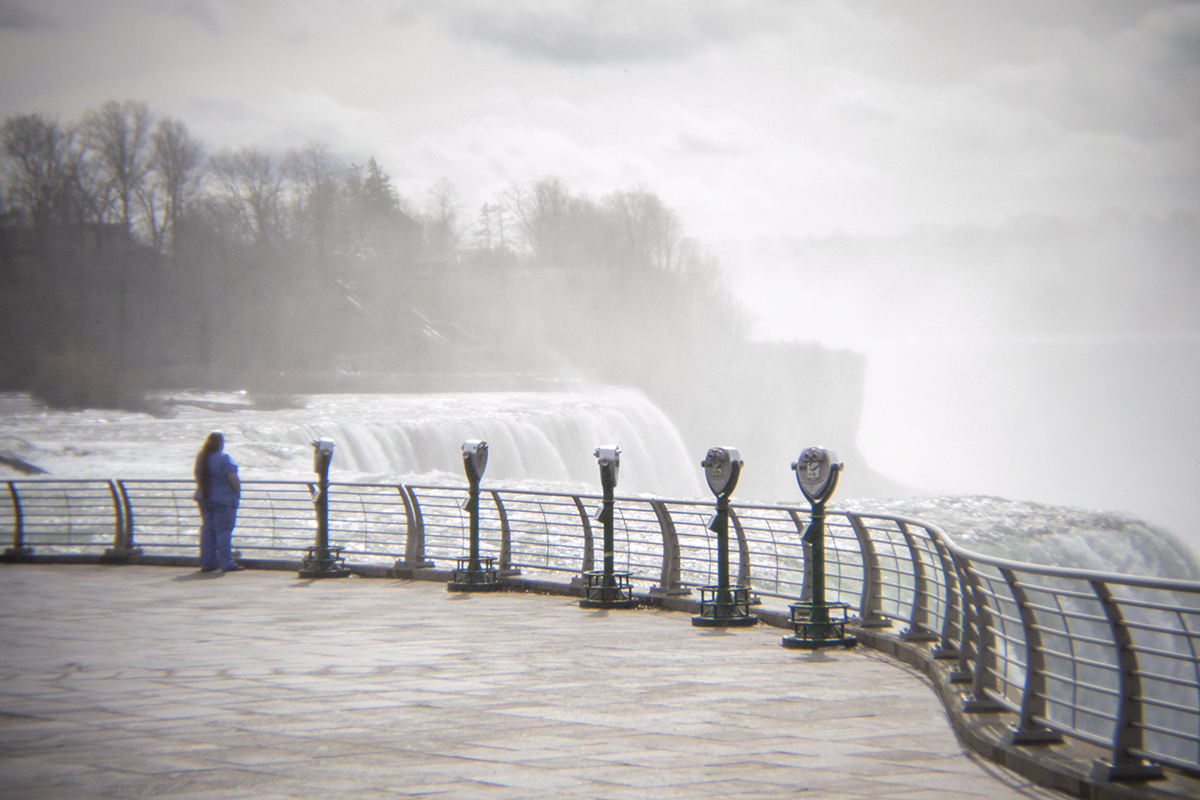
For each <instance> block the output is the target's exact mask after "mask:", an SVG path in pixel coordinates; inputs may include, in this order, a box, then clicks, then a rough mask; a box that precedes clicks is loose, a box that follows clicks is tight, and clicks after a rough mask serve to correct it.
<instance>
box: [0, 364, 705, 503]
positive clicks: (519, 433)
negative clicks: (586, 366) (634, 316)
mask: <svg viewBox="0 0 1200 800" xmlns="http://www.w3.org/2000/svg"><path fill="white" fill-rule="evenodd" d="M163 400H164V403H165V404H166V405H169V406H170V407H171V408H173V409H174V413H173V414H172V415H170V416H165V417H153V416H150V415H148V414H138V413H132V412H126V411H97V410H88V411H50V410H46V409H42V408H40V407H38V406H36V405H35V404H33V403H32V402H30V400H29V398H28V396H27V395H24V394H14V393H10V394H4V395H0V453H6V454H7V455H8V456H10V457H11V458H13V459H19V460H20V461H23V462H25V463H28V464H32V465H35V466H37V467H40V468H42V469H44V470H46V471H47V472H48V473H49V474H50V476H52V477H58V478H109V477H114V476H116V477H129V478H185V477H190V475H191V464H192V458H193V457H194V455H195V452H196V450H197V449H198V448H199V446H200V443H201V442H202V441H203V439H204V436H205V434H207V433H208V432H209V431H212V430H218V431H221V432H223V433H224V434H225V441H226V449H227V450H228V451H229V453H230V455H231V456H232V457H233V458H234V460H235V461H236V462H237V463H238V464H239V465H240V467H241V471H242V476H243V477H244V478H248V479H254V478H263V479H270V478H284V479H309V478H311V477H312V447H311V442H312V440H313V439H315V438H318V437H320V438H328V439H333V440H334V441H335V442H336V443H337V447H336V450H335V451H334V456H333V463H332V466H331V471H330V477H331V478H332V479H333V480H341V481H370V480H378V481H388V482H391V481H406V482H429V481H436V482H447V481H455V482H457V481H462V480H464V476H463V469H462V456H461V446H462V443H463V442H464V441H465V440H467V439H484V440H486V441H487V442H488V445H489V451H490V458H489V463H488V469H487V473H486V476H485V485H486V484H489V483H490V484H493V485H498V486H503V487H505V488H521V487H524V488H536V489H548V490H563V489H568V488H569V489H570V490H572V491H580V492H599V491H600V488H599V480H600V475H599V470H598V467H597V465H596V459H595V458H594V456H593V455H592V453H593V451H594V450H595V449H596V447H597V446H598V445H602V444H617V445H619V446H620V447H621V451H622V455H621V479H620V485H619V488H618V491H619V492H621V493H624V494H636V493H647V494H656V495H664V496H668V497H695V496H699V495H700V494H701V493H702V489H703V484H702V483H701V482H700V476H699V473H700V468H699V463H700V457H701V456H702V455H703V454H701V453H688V452H686V451H685V449H684V445H683V440H682V438H681V437H680V435H679V432H678V430H676V428H675V426H674V425H673V424H672V423H671V420H670V419H668V418H667V416H666V415H665V414H664V413H663V412H662V411H661V410H660V409H659V408H658V407H657V406H655V405H654V404H653V403H652V402H650V400H649V399H647V398H646V396H645V395H643V394H642V393H641V392H638V391H637V390H634V389H627V388H620V387H601V388H598V389H595V390H592V391H586V392H584V391H578V392H478V393H471V392H462V393H453V394H336V395H334V394H326V395H309V396H306V397H302V398H297V402H296V403H295V405H296V406H297V407H289V408H278V409H263V408H260V407H257V406H255V405H254V404H253V402H252V401H251V400H252V399H251V398H247V397H246V396H244V395H241V394H236V393H235V394H230V393H216V392H204V393H174V394H171V395H166V396H165V397H164V398H163ZM0 468H2V466H0Z"/></svg>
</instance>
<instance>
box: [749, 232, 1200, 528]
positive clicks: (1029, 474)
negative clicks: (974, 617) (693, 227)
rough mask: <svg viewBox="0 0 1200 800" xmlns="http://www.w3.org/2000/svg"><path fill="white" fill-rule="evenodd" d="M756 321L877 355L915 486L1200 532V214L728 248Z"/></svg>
mask: <svg viewBox="0 0 1200 800" xmlns="http://www.w3.org/2000/svg"><path fill="white" fill-rule="evenodd" d="M726 252H727V254H728V258H729V259H730V261H732V262H735V263H737V264H738V265H739V267H738V268H737V271H736V277H735V278H734V285H735V286H736V289H737V294H738V296H739V297H740V298H741V299H742V300H743V301H744V302H745V303H746V304H747V305H748V306H749V307H751V308H754V309H755V310H756V311H757V312H758V315H759V316H758V318H757V321H756V324H757V328H756V333H755V335H757V336H760V337H767V338H796V339H802V340H803V339H814V340H819V341H823V342H826V343H828V344H830V345H834V346H838V345H840V346H843V347H848V348H852V349H854V350H856V351H859V352H862V353H864V354H865V355H866V358H867V367H866V388H865V394H864V407H863V418H862V426H861V428H860V430H859V434H858V444H859V447H860V449H861V451H862V453H863V455H864V457H865V458H866V459H867V461H868V462H869V463H870V464H871V465H872V466H873V467H875V468H876V469H878V470H880V471H881V472H883V473H884V474H885V475H887V476H888V477H891V478H894V479H896V480H898V481H900V482H902V483H904V484H906V485H907V486H909V487H911V488H912V489H914V490H917V491H920V492H930V493H946V494H964V493H965V494H983V495H997V496H1003V497H1007V498H1010V499H1027V500H1036V501H1040V502H1046V503H1054V504H1060V505H1074V506H1082V507H1086V508H1102V509H1111V510H1118V511H1126V512H1130V513H1133V514H1134V515H1136V516H1139V517H1141V518H1143V519H1145V520H1147V521H1149V522H1152V523H1155V524H1159V525H1162V526H1164V527H1166V528H1168V529H1170V530H1172V531H1173V532H1176V533H1178V534H1179V535H1181V536H1184V537H1185V538H1186V539H1187V540H1188V541H1189V542H1190V543H1191V544H1192V545H1193V547H1196V546H1197V545H1200V527H1198V523H1197V520H1198V519H1200V496H1198V494H1197V492H1196V490H1195V489H1196V486H1197V485H1200V458H1198V457H1197V456H1198V455H1200V415H1198V414H1197V413H1196V409H1195V400H1196V398H1197V397H1200V316H1197V314H1196V311H1197V309H1200V261H1198V260H1197V259H1198V255H1197V254H1198V253H1200V220H1198V219H1197V218H1196V217H1195V216H1192V215H1190V214H1183V213H1180V214H1176V215H1173V216H1170V217H1167V218H1145V217H1142V218H1136V217H1130V216H1126V215H1120V214H1108V215H1105V216H1101V217H1094V218H1090V219H1064V218H1054V217H1027V218H1024V219H1021V220H1016V221H1014V222H1012V223H1010V224H1008V225H1005V226H1003V227H996V228H984V227H979V226H957V227H938V228H933V227H929V228H926V229H923V230H919V231H914V232H911V233H908V234H904V235H898V236H886V237H852V236H837V237H827V238H822V239H807V240H774V241H762V242H758V243H756V244H754V245H751V246H748V247H745V248H742V249H738V248H735V247H729V248H727V251H726Z"/></svg>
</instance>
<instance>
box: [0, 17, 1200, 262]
mask: <svg viewBox="0 0 1200 800" xmlns="http://www.w3.org/2000/svg"><path fill="white" fill-rule="evenodd" d="M0 81H2V84H3V86H4V90H3V92H2V93H0V116H3V117H7V116H9V115H11V114H18V113H29V112H34V111H40V112H46V113H50V114H58V115H60V118H61V119H63V120H64V121H70V120H74V119H76V118H77V117H78V116H79V115H80V114H81V112H83V111H85V110H87V109H90V108H94V107H96V106H98V105H99V104H101V103H102V102H104V101H105V100H108V99H118V100H123V99H126V98H135V99H142V100H145V101H147V102H148V103H149V104H150V106H151V109H152V110H153V111H155V112H157V113H159V114H166V115H171V116H175V117H178V118H180V119H182V120H184V121H185V122H186V123H187V124H188V125H189V126H190V128H191V129H192V132H193V133H194V134H195V135H197V136H199V137H200V138H202V139H203V140H205V141H206V142H207V143H209V145H210V146H211V147H212V148H214V149H217V148H220V147H238V146H242V145H251V144H257V145H260V146H265V147H267V148H269V149H274V150H278V151H280V152H282V151H283V150H284V149H286V148H287V147H289V146H293V145H298V144H302V143H305V142H306V141H309V140H317V141H322V142H327V143H329V144H330V145H332V147H333V149H334V150H335V151H337V152H339V153H341V154H343V155H344V156H346V157H348V158H351V159H361V158H364V157H365V156H366V155H370V154H373V155H375V156H376V157H377V158H378V159H379V161H380V162H381V163H382V164H383V166H384V167H385V169H386V170H387V171H389V172H390V174H391V175H392V176H393V178H394V180H395V181H396V183H397V185H398V186H399V187H400V189H401V191H402V192H403V193H404V194H405V195H406V196H408V197H409V199H411V200H414V201H416V202H420V200H421V199H422V196H423V195H424V193H425V192H426V190H427V189H428V188H429V187H430V186H431V185H432V184H433V183H434V182H435V181H436V180H437V179H438V178H440V177H442V176H446V177H449V178H450V179H451V180H452V181H453V182H454V183H455V184H456V185H457V187H458V189H459V192H460V195H461V198H462V201H463V203H464V206H465V207H466V208H467V210H468V217H469V218H472V217H473V216H474V212H475V209H476V208H477V207H478V206H479V205H480V204H482V203H483V202H485V201H487V200H489V199H490V198H491V197H492V196H493V195H494V194H495V193H496V192H498V191H500V190H502V189H503V188H505V187H506V186H508V185H509V184H511V183H512V182H514V181H515V182H518V183H526V182H529V181H531V180H534V179H536V178H538V177H541V176H544V175H548V174H553V175H558V176H560V177H562V178H563V179H564V180H565V181H566V182H567V183H568V184H569V185H571V186H572V187H575V188H577V189H582V190H586V191H589V192H591V193H593V194H601V193H604V192H608V191H611V190H613V189H618V188H629V187H631V186H634V185H638V184H644V185H645V186H647V187H649V188H650V189H652V190H654V191H656V192H658V193H659V194H660V195H661V196H662V197H663V198H664V200H665V201H666V202H667V203H668V205H670V206H671V207H673V208H675V209H676V210H677V211H678V212H679V213H680V215H681V216H682V218H683V221H684V224H685V227H686V228H687V230H688V231H689V232H691V233H692V234H693V235H696V236H698V237H699V238H701V239H706V240H710V241H720V240H738V239H746V238H754V237H758V236H771V237H775V236H801V237H803V236H812V235H815V236H822V235H827V234H830V233H833V232H844V233H851V234H857V233H878V232H885V233H894V232H899V231H903V230H906V229H908V228H910V227H911V226H913V225H920V224H928V223H933V224H947V223H956V222H971V223H980V224H985V225H991V224H999V223H1002V222H1004V221H1006V220H1008V219H1010V218H1011V217H1014V216H1020V215H1023V214H1030V213H1033V214H1056V215H1066V216H1075V215H1082V216H1090V215H1094V214H1097V213H1101V212H1104V211H1108V210H1113V209H1116V210H1122V211H1127V212H1131V213H1134V214H1142V213H1150V214H1160V213H1164V212H1166V211H1169V210H1171V209H1178V208H1187V209H1195V208H1196V207H1197V205H1198V203H1197V196H1198V192H1197V188H1198V186H1200V180H1198V178H1200V169H1198V161H1200V3H1196V2H1157V1H1151V2H1141V1H1140V0H1109V1H1105V0H1056V2H1045V1H1044V0H1029V1H1024V0H1003V2H999V1H998V2H971V3H963V2H958V1H957V0H945V1H944V2H936V1H933V2H930V1H926V0H919V1H917V2H903V3H897V2H893V0H878V1H877V2H869V1H868V2H845V1H844V0H816V1H814V2H770V1H769V0H768V1H760V2H742V1H740V0H731V1H730V2H711V1H709V0H686V2H685V1H684V0H676V1H675V2H661V1H658V2H656V1H655V0H608V1H607V2H586V1H582V0H581V1H575V2H571V1H569V0H562V1H560V2H554V1H553V0H546V1H544V2H538V1H537V0H533V1H530V0H503V1H502V2H501V1H500V0H496V1H495V2H493V1H492V0H438V1H437V2H435V1H434V0H391V1H390V2H389V1H388V0H359V1H354V0H350V1H346V0H336V1H335V0H307V1H306V0H260V1H258V2H254V1H253V0H251V1H249V2H232V1H229V2H225V1H224V0H159V1H158V2H155V1H154V0H105V2H94V1H93V0H0Z"/></svg>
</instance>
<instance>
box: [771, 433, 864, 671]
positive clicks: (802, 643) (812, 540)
mask: <svg viewBox="0 0 1200 800" xmlns="http://www.w3.org/2000/svg"><path fill="white" fill-rule="evenodd" d="M792 469H794V470H796V479H797V481H798V482H799V483H800V490H801V491H802V492H804V496H805V497H807V498H808V502H809V503H810V504H811V506H812V512H811V520H810V521H809V523H808V529H807V530H806V531H805V532H804V541H805V543H806V544H808V545H809V554H810V559H811V564H810V565H809V566H810V568H811V573H810V574H811V575H812V596H811V598H810V600H809V601H808V602H806V603H805V602H801V603H793V604H791V606H789V608H790V609H791V613H792V617H791V624H792V627H793V628H794V629H795V631H796V635H795V636H787V637H785V638H784V639H783V646H784V647H792V648H798V649H801V650H817V649H820V648H822V647H853V646H854V645H855V644H857V643H858V638H857V637H855V636H853V635H850V636H847V635H846V624H847V622H848V618H849V613H850V606H849V605H848V604H847V603H834V604H833V609H834V611H836V612H837V613H838V614H839V617H838V618H837V619H836V620H835V619H832V618H831V617H830V605H829V603H828V602H826V600H825V503H826V502H828V500H829V498H830V497H831V496H832V495H833V491H834V489H836V488H837V482H838V476H839V474H840V473H841V471H842V465H841V464H840V463H838V462H837V456H836V455H835V454H834V453H832V452H830V451H828V450H826V449H825V448H823V447H810V448H808V449H807V450H805V451H804V452H803V453H801V454H800V459H799V460H798V461H797V462H796V463H795V464H793V465H792Z"/></svg>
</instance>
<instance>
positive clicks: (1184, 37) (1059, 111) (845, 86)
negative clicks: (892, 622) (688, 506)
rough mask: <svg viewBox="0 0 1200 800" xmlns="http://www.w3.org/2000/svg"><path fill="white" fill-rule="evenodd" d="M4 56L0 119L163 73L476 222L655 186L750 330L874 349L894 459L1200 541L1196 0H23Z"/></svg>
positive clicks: (940, 484)
mask: <svg viewBox="0 0 1200 800" xmlns="http://www.w3.org/2000/svg"><path fill="white" fill-rule="evenodd" d="M0 76H3V79H4V84H5V92H4V93H3V95H2V96H0V117H3V118H7V117H9V116H12V115H16V114H26V113H34V112H41V113H46V114H49V115H51V116H55V115H57V116H58V117H59V118H60V119H61V120H62V121H63V122H69V121H72V120H74V119H76V118H78V117H79V115H81V114H82V113H83V112H85V111H87V110H89V109H92V108H95V107H97V106H99V105H100V104H101V103H103V102H105V101H106V100H109V99H117V100H124V99H126V98H134V99H138V100H144V101H146V102H147V103H148V104H149V106H150V107H151V109H152V110H153V111H154V112H156V113H158V114H163V115H170V116H173V117H177V118H179V119H181V120H183V121H185V122H186V123H187V125H188V126H189V128H190V129H191V130H192V133H193V134H194V135H196V136H197V137H198V138H200V139H202V140H204V141H205V142H206V143H207V144H208V145H209V147H210V148H211V150H212V151H214V152H215V151H218V150H220V149H223V148H238V147H242V146H250V145H257V146H260V147H263V148H265V149H266V150H268V151H270V152H273V153H279V154H282V153H283V152H284V151H285V150H287V149H288V148H289V147H295V146H301V145H304V144H305V143H307V142H310V141H319V142H324V143H327V144H328V145H329V146H330V148H331V150H332V151H333V152H334V153H335V154H337V155H339V156H341V157H343V158H345V159H347V160H357V161H360V162H361V161H362V160H365V159H366V158H367V157H368V156H374V157H375V158H377V159H378V160H379V162H380V164H381V165H382V166H383V167H384V169H386V170H387V171H388V173H389V174H390V175H391V176H392V178H393V180H394V184H395V186H396V187H397V188H398V189H399V191H400V193H401V194H402V195H403V196H404V197H405V198H406V199H407V200H408V201H409V202H411V203H414V204H417V205H419V204H421V203H422V202H423V201H424V200H425V197H426V194H427V192H429V190H430V189H431V188H432V187H434V186H435V185H436V184H437V183H438V181H440V180H442V179H444V178H445V179H449V181H450V182H451V183H452V184H453V185H454V187H455V188H456V190H457V196H458V199H459V202H460V205H461V209H462V211H463V214H462V218H463V219H465V220H474V218H475V214H476V211H477V210H478V209H479V207H480V205H481V204H483V203H486V202H490V201H492V200H493V198H494V197H495V196H496V194H497V193H499V192H502V191H504V190H505V189H507V188H509V187H511V186H513V185H527V184H529V183H530V182H532V181H535V180H537V179H539V178H541V177H544V176H547V175H554V176H558V177H561V178H562V179H563V180H564V181H565V182H566V183H567V184H568V185H570V186H571V187H573V188H574V189H576V190H578V191H582V192H587V193H588V194H590V195H591V196H593V197H598V196H601V195H604V194H606V193H609V192H612V191H614V190H619V189H629V188H632V187H637V186H645V187H646V188H648V189H649V190H651V191H653V192H655V193H657V194H658V195H659V196H660V197H661V198H662V200H663V202H664V203H665V204H666V205H667V206H668V207H670V208H671V209H673V210H674V211H675V212H677V213H678V215H679V218H680V220H681V222H682V226H683V228H684V229H685V230H686V231H687V232H688V233H689V235H691V236H694V237H696V238H697V239H699V240H701V242H703V243H705V244H707V245H708V246H709V247H711V248H712V249H713V250H714V251H715V252H717V253H718V254H719V255H720V257H721V260H722V264H723V266H724V268H725V271H726V275H727V278H728V282H729V286H730V289H731V290H732V292H733V293H734V295H735V296H736V297H738V298H739V299H740V300H741V301H742V302H743V303H744V304H745V305H746V307H747V308H748V310H749V311H750V313H751V314H752V315H753V316H754V319H755V325H756V327H755V331H754V335H755V336H756V337H758V338H762V339H785V340H799V341H808V340H815V341H820V342H822V343H823V344H825V345H827V346H830V347H835V348H839V347H845V348H851V349H856V350H858V351H861V352H865V353H866V354H867V357H868V368H867V369H868V374H867V388H866V399H865V408H864V414H863V422H862V427H861V429H860V434H859V442H858V445H859V446H860V448H861V450H862V452H863V454H864V455H865V456H866V458H867V460H868V461H869V462H870V463H871V464H872V465H873V466H874V467H876V468H877V469H879V470H880V471H881V472H883V473H884V474H886V475H887V476H889V477H891V478H894V479H896V480H898V481H901V482H903V483H906V484H909V485H912V486H914V487H915V488H919V489H924V490H930V491H940V490H945V491H964V492H973V493H985V494H1001V495H1009V496H1011V495H1012V494H1014V493H1017V494H1022V496H1021V497H1018V498H1016V499H1036V500H1042V501H1045V502H1057V503H1063V504H1086V505H1093V506H1098V507H1111V508H1114V509H1121V510H1129V511H1133V512H1136V513H1138V514H1140V515H1141V516H1143V517H1145V518H1146V519H1147V520H1148V521H1150V522H1154V523H1158V524H1164V525H1166V526H1168V527H1169V528H1171V529H1172V530H1174V531H1175V532H1177V533H1179V534H1181V535H1183V536H1185V537H1186V538H1188V539H1189V541H1192V542H1193V543H1200V526H1198V525H1197V523H1196V522H1194V520H1195V519H1196V518H1197V517H1198V515H1200V499H1196V495H1197V494H1200V493H1197V492H1196V487H1197V485H1200V457H1198V456H1200V420H1198V419H1197V416H1198V415H1197V414H1196V413H1195V412H1194V410H1193V405H1194V398H1195V397H1196V396H1197V394H1198V393H1200V315H1198V314H1197V313H1196V311H1197V309H1200V255H1198V252H1200V251H1198V250H1197V248H1196V246H1195V245H1196V244H1197V241H1198V240H1197V234H1196V231H1197V228H1198V224H1197V218H1198V217H1200V191H1198V190H1200V4H1197V3H1194V2H1083V0H1077V1H1075V2H1063V3H1056V4H1052V5H1047V4H1044V3H1037V2H1031V1H1030V2H1017V3H1012V2H1006V3H999V2H988V3H981V4H972V5H970V6H966V5H962V4H958V3H952V2H929V3H921V4H903V5H896V4H893V3H888V2H884V1H883V0H877V1H876V2H864V3H848V2H820V3H816V2H813V3H799V2H793V3H782V2H781V3H747V2H733V3H716V2H695V3H679V2H659V3H653V2H651V3H640V2H639V3H634V2H618V3H603V4H601V3H594V2H561V3H552V2H517V3H503V4H501V3H495V2H489V1H488V0H457V1H456V2H447V3H433V2H427V1H425V0H408V1H401V2H354V3H333V2H319V1H317V0H312V1H311V2H301V1H300V0H277V1H264V2H257V3H252V4H244V3H235V2H221V1H220V0H192V1H190V2H152V1H151V0H140V1H139V0H128V1H120V2H111V3H104V4H95V3H90V2H84V0H58V1H55V0H49V1H43V2H24V1H22V0H0ZM804 444H809V443H797V447H799V446H802V445H804ZM823 444H826V445H827V446H831V447H834V448H835V449H836V447H837V446H838V443H834V442H825V443H823ZM1109 459H1111V464H1110V463H1109V461H1108V460H1109ZM1110 498H1111V502H1109V499H1110Z"/></svg>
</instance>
